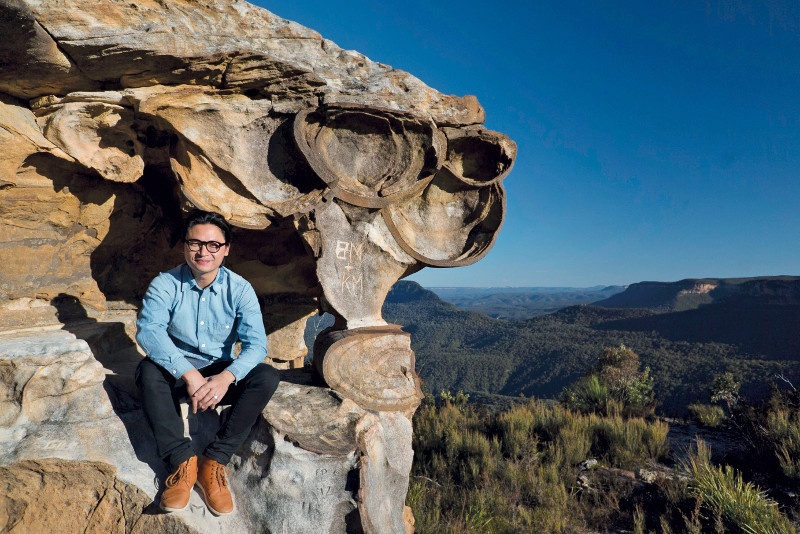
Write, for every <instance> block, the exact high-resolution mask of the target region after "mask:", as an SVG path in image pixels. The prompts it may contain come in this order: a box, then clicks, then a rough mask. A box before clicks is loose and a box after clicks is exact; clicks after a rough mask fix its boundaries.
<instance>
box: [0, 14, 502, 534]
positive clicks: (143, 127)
mask: <svg viewBox="0 0 800 534" xmlns="http://www.w3.org/2000/svg"><path fill="white" fill-rule="evenodd" d="M0 32H2V35H3V37H4V39H3V41H2V43H0V226H2V229H3V232H2V233H0V263H2V264H3V266H4V272H3V279H2V281H0V386H2V389H0V435H2V437H3V439H2V447H1V450H0V463H2V464H8V465H10V464H16V463H17V462H22V461H25V460H34V459H37V458H46V457H56V458H61V459H64V460H71V461H76V462H87V461H92V462H104V463H107V464H109V465H112V466H114V467H115V468H116V477H118V479H119V481H122V482H124V483H127V484H133V485H135V486H136V487H138V488H140V489H142V490H143V491H144V492H145V494H147V495H148V497H151V498H157V489H156V488H155V486H153V484H152V481H153V478H154V476H156V477H159V476H162V477H163V475H164V473H163V472H162V470H163V466H160V465H159V462H158V461H157V460H156V458H155V455H154V452H153V450H152V442H151V440H150V439H149V437H148V436H147V433H148V432H149V430H148V428H147V425H146V424H145V422H144V420H143V417H142V415H141V411H140V410H139V409H138V400H137V398H136V393H135V391H134V390H133V387H132V374H133V370H134V369H135V365H136V363H137V362H138V360H139V359H140V358H141V357H142V354H141V353H140V352H139V351H138V350H137V347H136V346H135V343H134V342H133V341H132V340H133V333H134V320H135V312H136V310H137V309H138V307H139V305H140V301H141V298H142V296H143V294H144V292H145V290H146V288H147V285H148V283H149V282H150V280H152V278H153V277H154V276H155V275H156V274H157V273H158V272H159V271H164V270H167V269H169V268H171V267H172V266H174V265H177V264H178V263H180V262H181V261H182V246H183V245H182V242H181V237H182V236H180V235H179V234H178V232H179V230H178V229H179V228H180V221H181V219H182V215H183V213H184V212H185V211H186V210H187V209H189V208H191V207H199V208H204V209H209V210H214V211H218V212H220V213H222V214H223V215H224V216H226V217H227V218H228V219H229V220H230V221H231V222H232V223H233V224H234V226H235V227H236V228H235V231H234V236H233V245H232V247H231V252H230V255H229V257H228V258H227V262H228V265H229V266H230V267H231V268H232V269H233V270H235V271H236V272H238V273H239V274H241V275H242V276H244V277H245V278H247V279H248V280H249V281H250V282H251V283H252V284H253V287H254V288H255V290H256V293H257V294H258V295H259V298H260V300H261V302H262V309H263V312H264V321H265V325H266V327H267V332H268V334H269V355H268V361H270V362H271V363H273V365H275V366H276V367H277V368H279V369H286V370H293V371H286V373H287V375H286V376H287V380H284V382H282V384H281V387H280V388H279V390H278V394H277V395H276V398H275V400H274V401H273V402H271V403H270V405H269V406H268V408H267V410H266V411H265V413H264V421H262V422H261V423H259V425H258V426H257V427H256V428H255V429H254V431H253V434H252V435H251V440H250V441H249V442H248V443H249V444H248V448H247V450H246V451H242V454H241V456H237V460H236V462H235V463H236V465H235V466H234V467H235V469H234V473H233V475H232V482H233V484H234V486H235V487H236V488H237V495H238V496H239V497H238V499H239V503H240V504H241V506H240V511H239V512H237V514H234V516H230V517H227V518H211V517H203V511H204V510H205V508H204V506H203V505H202V503H201V502H200V500H199V497H196V496H193V500H192V505H191V506H190V510H189V511H187V512H184V513H181V514H178V515H176V516H175V517H178V518H179V519H180V520H181V521H182V522H183V524H185V525H188V526H189V527H191V528H194V529H196V530H198V531H202V532H218V531H221V530H225V531H226V532H231V531H237V532H238V531H241V532H250V531H254V530H255V531H261V530H264V529H267V530H269V531H272V532H307V531H309V530H319V531H321V532H343V531H359V530H364V531H367V532H401V531H404V530H406V529H409V528H411V527H410V524H411V522H412V519H411V518H409V512H408V510H406V509H404V507H403V501H404V496H405V491H406V487H407V477H408V472H409V470H410V466H411V457H412V451H411V425H410V419H409V418H410V417H411V414H413V412H414V410H415V408H416V406H417V405H418V403H419V401H420V398H421V392H420V387H419V378H418V376H417V375H416V372H415V370H414V354H413V351H411V348H410V343H409V339H408V335H407V334H405V333H403V332H402V331H400V330H399V329H398V327H397V326H394V325H387V324H386V322H385V321H384V319H383V317H382V316H381V307H382V304H383V301H384V299H385V297H386V294H387V293H388V291H389V289H390V288H391V287H392V285H393V284H394V283H395V282H396V281H397V280H398V279H400V278H402V277H404V276H407V275H409V274H412V273H414V272H416V271H418V270H419V269H422V268H424V267H425V266H435V267H454V266H460V265H467V264H470V263H473V262H475V261H478V260H479V259H480V258H482V257H483V256H484V255H485V254H486V253H487V252H488V251H489V249H490V248H491V246H492V245H493V243H494V241H495V239H496V237H497V233H498V232H499V230H500V228H501V226H502V221H503V216H504V210H505V192H504V189H503V184H502V180H503V179H504V178H505V177H506V176H507V175H508V172H509V171H510V170H511V167H512V165H513V161H514V158H515V156H516V147H515V145H514V143H513V142H512V141H511V140H509V139H508V138H507V137H506V136H505V135H503V134H500V133H497V132H491V131H488V130H486V129H485V128H483V127H482V126H481V123H482V122H483V120H484V113H483V110H482V108H481V107H480V105H479V104H478V103H477V101H476V100H475V98H474V97H456V96H451V95H443V94H441V93H439V92H438V91H436V90H434V89H432V88H430V87H427V86H426V85H425V84H423V83H422V82H421V81H420V80H418V79H417V78H415V77H413V76H412V75H410V74H408V73H405V72H402V71H398V70H395V69H392V68H391V67H389V66H387V65H383V64H380V63H376V62H374V61H371V60H370V59H368V58H366V57H364V56H363V55H361V54H359V53H357V52H354V51H346V50H342V49H341V48H339V47H338V46H336V45H335V44H334V43H332V42H330V41H328V40H326V39H323V38H322V37H321V36H320V35H319V34H317V33H316V32H314V31H312V30H309V29H307V28H303V27H302V26H299V25H297V24H295V23H293V22H290V21H286V20H284V19H281V18H280V17H277V16H275V15H273V14H272V13H269V12H268V11H266V10H263V9H260V8H257V7H255V6H252V5H250V4H247V3H246V2H243V1H240V0H233V1H228V0H208V1H200V0H169V1H162V0H158V1H153V0H146V1H143V2H123V1H121V0H93V1H92V2H89V1H88V0H64V1H60V2H42V1H40V0H0ZM318 312H329V313H330V314H332V315H333V316H334V318H335V322H334V326H333V327H332V329H330V330H328V331H327V332H326V334H325V335H324V336H323V337H321V338H320V341H319V350H318V351H317V352H315V368H316V369H317V370H318V371H319V374H320V375H321V377H322V379H324V380H325V381H326V382H327V384H321V383H320V384H313V383H309V382H308V380H309V377H308V376H305V375H303V371H301V370H300V368H302V367H303V365H304V359H305V355H306V350H307V349H306V348H305V344H304V340H303V333H304V330H305V325H306V321H307V320H308V318H309V317H311V316H313V315H314V314H316V313H318ZM62 328H63V329H62ZM290 376H291V377H294V378H291V380H289V379H288V377H290ZM298 377H303V378H302V379H301V378H298ZM292 381H293V382H292ZM216 424H217V422H216V414H211V413H209V414H204V415H202V416H198V417H195V416H187V427H188V428H187V431H189V432H190V433H192V434H193V435H194V436H195V437H196V438H197V439H198V443H201V442H202V439H203V436H207V435H208V433H209V432H213V429H214V428H215V425H216ZM85 468H86V466H85V465H84V464H81V465H79V466H77V467H76V469H85ZM110 476H111V475H109V476H108V477H110ZM108 477H106V478H108ZM112 478H113V477H111V478H108V480H111V479H112ZM108 483H109V484H112V482H108ZM113 484H117V482H113ZM15 517H17V516H15ZM19 517H28V516H19ZM125 520H126V521H127V520H128V518H127V516H126V519H125ZM25 521H28V519H25ZM15 524H19V523H15ZM126 524H127V523H126ZM15 528H16V527H15ZM126 528H127V527H126ZM165 528H166V527H165Z"/></svg>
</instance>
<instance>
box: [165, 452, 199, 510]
mask: <svg viewBox="0 0 800 534" xmlns="http://www.w3.org/2000/svg"><path fill="white" fill-rule="evenodd" d="M196 481H197V456H192V457H191V458H189V459H188V460H186V461H185V462H183V463H182V464H180V465H179V466H178V467H177V468H176V469H175V471H173V472H172V474H171V475H170V476H168V477H167V480H166V482H165V484H164V491H163V492H162V493H161V509H162V510H164V511H165V512H177V511H179V510H183V509H184V508H186V505H187V504H189V496H190V495H191V494H192V488H193V487H194V483H195V482H196Z"/></svg>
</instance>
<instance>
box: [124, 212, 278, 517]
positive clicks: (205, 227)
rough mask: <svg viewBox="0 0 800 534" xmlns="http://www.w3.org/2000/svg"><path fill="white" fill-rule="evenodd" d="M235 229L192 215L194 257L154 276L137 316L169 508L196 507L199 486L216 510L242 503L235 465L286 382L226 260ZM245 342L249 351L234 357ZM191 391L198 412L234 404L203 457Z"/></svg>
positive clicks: (146, 395)
mask: <svg viewBox="0 0 800 534" xmlns="http://www.w3.org/2000/svg"><path fill="white" fill-rule="evenodd" d="M230 234H231V227H230V225H229V224H228V222H227V221H226V220H225V219H224V218H223V217H222V216H221V215H219V214H218V213H212V212H205V211H199V210H198V211H194V212H192V213H191V214H189V217H188V218H187V220H186V224H185V228H184V233H183V237H184V239H183V254H184V258H185V259H186V263H184V264H181V265H179V266H178V267H175V268H174V269H172V270H170V271H168V272H166V273H161V274H159V275H158V276H157V277H156V278H155V279H154V280H153V281H152V283H151V284H150V287H149V288H148V290H147V293H146V294H145V297H144V301H143V305H142V310H141V312H140V314H139V318H138V321H137V322H136V326H137V328H138V331H137V334H136V341H138V343H139V345H140V346H141V347H142V349H143V350H144V352H145V353H146V354H147V358H145V359H143V360H142V361H141V363H140V364H139V367H138V368H137V370H136V383H137V385H138V387H139V392H140V393H141V398H142V406H143V409H144V413H145V415H146V416H147V420H148V422H149V423H150V426H151V428H152V430H153V434H154V436H155V440H156V446H157V449H158V455H159V456H160V457H161V458H162V459H163V460H164V461H165V462H166V463H167V465H168V466H169V469H170V471H171V473H172V474H171V475H169V477H168V478H167V480H166V484H165V488H164V491H163V492H162V494H161V508H162V509H163V510H165V511H167V512H173V511H176V510H183V509H184V508H186V506H187V505H188V504H189V496H190V493H191V490H192V487H194V486H195V484H197V486H198V487H199V490H200V493H201V494H202V495H203V498H204V499H205V502H206V505H207V506H208V508H209V510H211V512H212V513H214V514H215V515H222V514H229V513H231V512H232V511H233V499H232V497H231V493H230V490H229V489H228V482H227V479H226V467H225V466H226V464H227V463H228V462H229V461H230V459H231V456H232V455H233V454H234V453H235V452H236V451H237V450H238V449H239V447H240V446H241V444H242V443H243V442H244V440H245V439H246V438H247V435H248V434H249V433H250V430H251V428H252V427H253V425H254V424H255V422H256V420H257V418H258V417H259V415H260V414H261V412H262V411H263V410H264V407H265V406H266V405H267V402H268V401H269V399H270V397H272V394H273V393H274V392H275V389H276V388H277V387H278V381H279V375H278V372H277V371H276V370H275V369H274V368H273V367H271V366H269V365H267V364H265V363H262V361H263V359H264V357H265V356H266V354H267V336H266V333H265V331H264V323H263V321H262V318H261V308H260V306H259V303H258V298H257V297H256V294H255V291H254V290H253V287H252V286H251V285H250V283H249V282H247V281H246V280H245V279H244V278H242V277H241V276H239V275H237V274H235V273H233V272H232V271H230V270H229V269H227V268H225V267H223V266H222V262H223V261H224V260H225V257H226V256H227V255H228V253H229V252H230V247H231V245H230V238H231V235H230ZM237 340H238V341H241V352H240V353H239V355H238V357H236V358H234V357H233V345H234V343H235V342H236V341H237ZM187 395H188V398H189V399H190V400H191V404H192V413H197V410H198V409H199V410H201V411H204V410H209V409H211V410H214V409H215V408H216V407H217V405H220V404H221V405H230V408H229V409H228V410H226V411H225V412H223V424H222V427H221V428H220V429H219V432H217V434H216V436H215V438H214V440H213V441H212V442H211V443H210V444H209V445H208V446H207V447H206V448H205V450H204V451H203V454H202V456H201V457H200V459H199V460H198V458H197V456H196V454H197V453H196V452H195V451H194V449H193V448H192V442H191V439H190V438H188V437H186V436H185V435H184V423H183V418H182V416H181V410H180V401H181V399H185V398H186V396H187Z"/></svg>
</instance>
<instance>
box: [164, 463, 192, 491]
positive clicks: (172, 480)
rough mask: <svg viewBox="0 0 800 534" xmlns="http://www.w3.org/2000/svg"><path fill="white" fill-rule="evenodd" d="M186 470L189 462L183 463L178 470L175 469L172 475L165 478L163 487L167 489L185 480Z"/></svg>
mask: <svg viewBox="0 0 800 534" xmlns="http://www.w3.org/2000/svg"><path fill="white" fill-rule="evenodd" d="M188 470H189V462H183V463H182V464H181V465H179V466H178V469H176V470H175V472H174V473H172V474H171V475H170V476H168V477H167V480H166V481H165V485H166V486H167V487H168V488H171V487H173V486H175V485H176V484H178V483H179V482H180V481H181V480H183V479H184V478H186V475H187V472H188Z"/></svg>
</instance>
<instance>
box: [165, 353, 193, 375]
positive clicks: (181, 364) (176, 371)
mask: <svg viewBox="0 0 800 534" xmlns="http://www.w3.org/2000/svg"><path fill="white" fill-rule="evenodd" d="M164 368H165V369H166V370H167V371H169V373H170V374H171V375H172V376H173V377H175V379H176V380H178V379H180V378H181V377H182V376H183V375H184V374H185V373H187V372H188V371H191V370H192V369H195V366H194V365H192V364H191V363H189V362H188V361H187V360H186V358H183V357H181V358H176V359H175V360H174V361H173V362H170V363H168V364H167V365H166V366H165V367H164Z"/></svg>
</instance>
